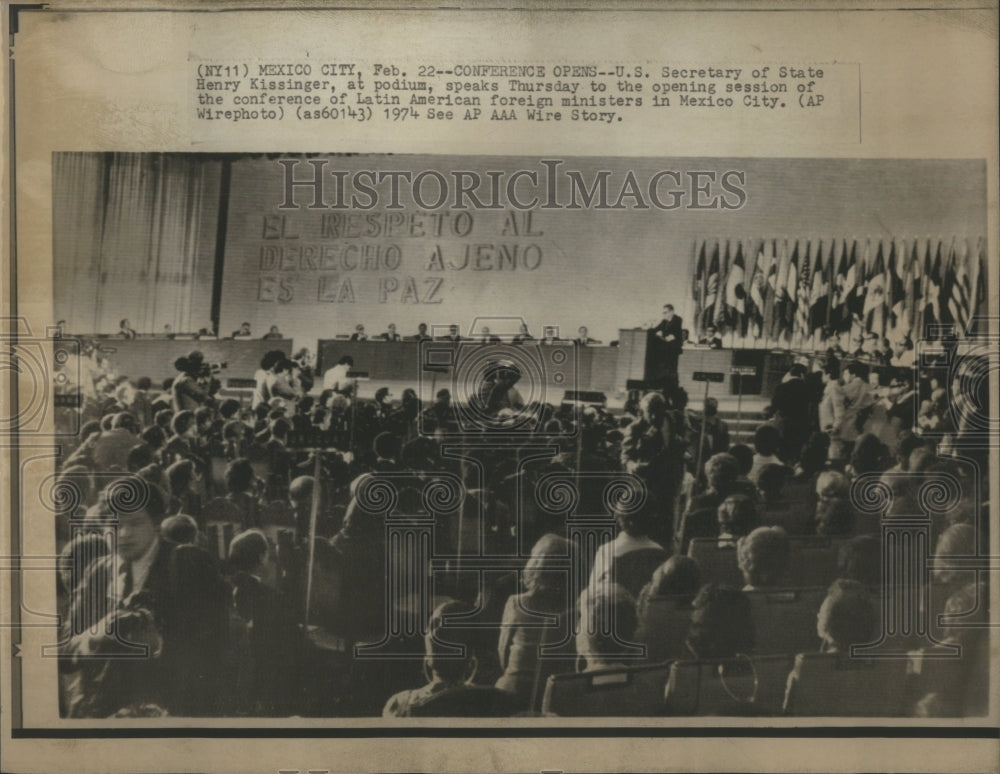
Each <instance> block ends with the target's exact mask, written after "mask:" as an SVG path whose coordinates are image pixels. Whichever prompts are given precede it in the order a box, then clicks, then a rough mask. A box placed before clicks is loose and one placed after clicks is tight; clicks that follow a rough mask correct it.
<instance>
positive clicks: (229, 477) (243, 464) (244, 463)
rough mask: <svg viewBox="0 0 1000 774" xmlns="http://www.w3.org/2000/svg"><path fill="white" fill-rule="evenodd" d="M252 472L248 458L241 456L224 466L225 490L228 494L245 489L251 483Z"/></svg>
mask: <svg viewBox="0 0 1000 774" xmlns="http://www.w3.org/2000/svg"><path fill="white" fill-rule="evenodd" d="M253 478H254V472H253V466H252V465H251V464H250V460H248V459H246V458H244V457H241V458H239V459H236V460H233V461H232V462H230V463H229V465H227V466H226V490H227V491H228V492H229V493H230V494H237V493H239V492H245V491H247V490H248V489H249V488H250V486H251V484H253Z"/></svg>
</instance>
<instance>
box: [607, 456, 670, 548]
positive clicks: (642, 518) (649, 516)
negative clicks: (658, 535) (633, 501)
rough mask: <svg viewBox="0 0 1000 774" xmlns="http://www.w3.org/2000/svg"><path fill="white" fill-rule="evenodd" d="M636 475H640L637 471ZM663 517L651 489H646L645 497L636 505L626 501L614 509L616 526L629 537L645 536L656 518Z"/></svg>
mask: <svg viewBox="0 0 1000 774" xmlns="http://www.w3.org/2000/svg"><path fill="white" fill-rule="evenodd" d="M636 475H640V473H638V472H637V474H636ZM662 517H663V514H662V511H661V504H660V502H659V500H658V499H657V498H656V497H654V496H653V493H652V491H648V492H647V494H646V497H645V499H643V500H642V502H641V504H639V505H638V507H632V506H631V505H630V504H628V503H620V504H619V505H618V507H617V508H616V509H615V520H616V521H617V522H618V527H619V529H621V530H622V531H623V532H625V533H626V534H628V535H629V536H630V537H634V538H641V537H646V536H647V535H649V533H650V532H651V531H652V530H653V528H654V527H655V526H656V522H657V520H658V519H661V518H662Z"/></svg>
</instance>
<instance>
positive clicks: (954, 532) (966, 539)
mask: <svg viewBox="0 0 1000 774" xmlns="http://www.w3.org/2000/svg"><path fill="white" fill-rule="evenodd" d="M976 542H977V540H976V528H975V527H973V526H972V525H971V524H967V523H964V522H963V523H958V524H952V525H951V526H950V527H948V528H947V529H945V530H944V531H943V532H942V533H941V534H940V535H939V536H938V539H937V543H936V544H935V546H934V559H935V567H934V570H933V571H932V573H931V582H932V583H933V584H934V585H935V586H937V587H940V588H947V589H949V593H950V592H951V591H955V590H957V589H958V588H959V587H961V586H962V585H963V584H964V583H965V582H967V580H968V578H969V572H968V570H962V569H955V568H952V567H949V566H948V557H951V556H964V557H969V556H975V555H976Z"/></svg>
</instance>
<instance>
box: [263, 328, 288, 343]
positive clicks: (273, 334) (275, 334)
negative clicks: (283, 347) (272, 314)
mask: <svg viewBox="0 0 1000 774" xmlns="http://www.w3.org/2000/svg"><path fill="white" fill-rule="evenodd" d="M283 338H285V337H284V336H283V335H282V334H281V331H280V330H278V326H277V325H272V326H271V327H270V328H269V329H268V331H267V333H265V334H264V335H263V336H261V339H262V340H264V341H270V340H273V339H283Z"/></svg>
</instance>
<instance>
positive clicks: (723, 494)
mask: <svg viewBox="0 0 1000 774" xmlns="http://www.w3.org/2000/svg"><path fill="white" fill-rule="evenodd" d="M738 477H739V468H738V466H737V462H736V458H735V457H733V456H732V455H731V454H714V455H712V457H710V458H709V460H708V462H706V463H705V478H706V479H707V481H708V489H707V490H705V491H704V492H702V493H701V494H699V495H695V496H694V497H692V498H691V501H690V502H689V503H688V507H687V510H686V511H685V512H684V515H683V516H682V518H681V523H680V527H679V529H678V531H677V536H676V539H675V543H676V546H677V552H678V553H681V554H686V553H687V549H688V545H689V544H690V542H691V539H692V538H696V537H717V536H718V534H719V522H718V508H719V506H720V505H721V504H722V501H723V500H725V499H726V498H727V497H729V495H731V494H741V491H740V487H739V486H738V485H737V479H738Z"/></svg>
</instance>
